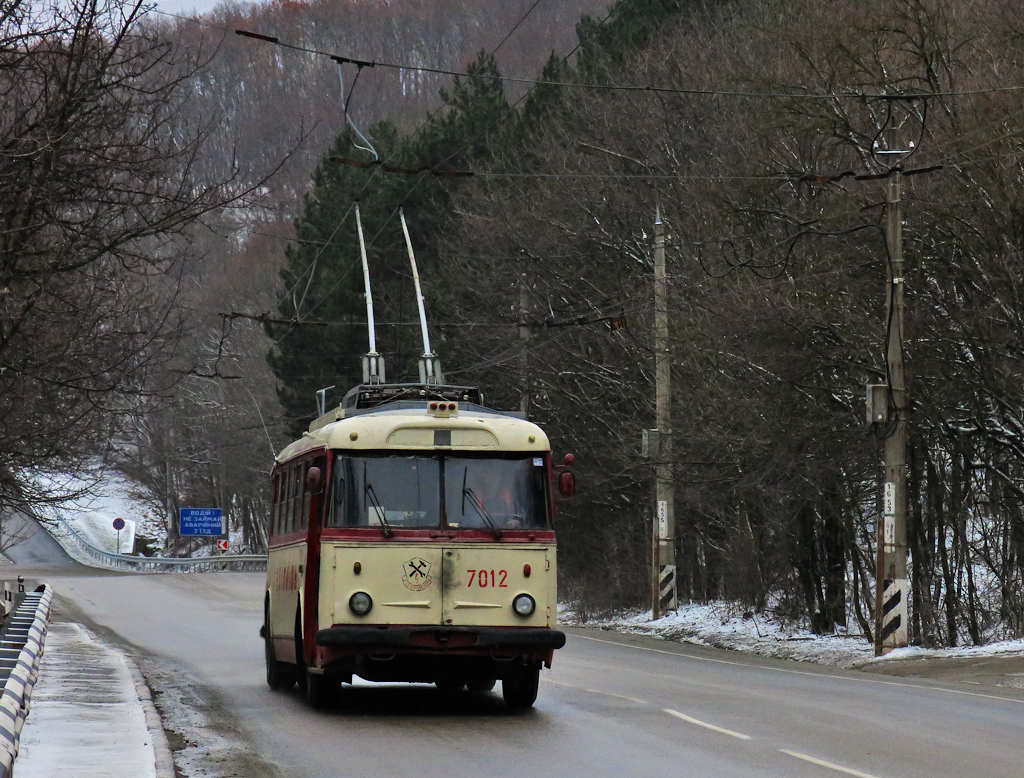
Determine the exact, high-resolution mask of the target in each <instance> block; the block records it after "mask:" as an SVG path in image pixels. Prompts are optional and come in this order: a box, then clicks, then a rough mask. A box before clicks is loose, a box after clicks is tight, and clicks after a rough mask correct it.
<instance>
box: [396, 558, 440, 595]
mask: <svg viewBox="0 0 1024 778" xmlns="http://www.w3.org/2000/svg"><path fill="white" fill-rule="evenodd" d="M433 581H434V579H433V578H431V577H430V562H428V561H427V560H426V559H420V557H415V558H414V559H410V560H409V561H408V562H406V563H405V564H404V565H402V583H404V584H405V588H407V589H412V591H414V592H422V591H423V590H424V589H426V588H427V587H428V586H430V584H431V583H432V582H433Z"/></svg>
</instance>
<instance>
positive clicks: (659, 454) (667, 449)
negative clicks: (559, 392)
mask: <svg viewBox="0 0 1024 778" xmlns="http://www.w3.org/2000/svg"><path fill="white" fill-rule="evenodd" d="M654 370H655V384H656V386H655V393H656V395H655V397H656V399H655V415H656V419H657V424H658V430H657V440H658V445H657V447H656V453H655V454H654V456H655V458H656V459H655V461H656V464H655V475H654V481H655V517H654V522H653V542H652V552H653V553H652V555H651V556H652V560H651V562H652V565H651V567H652V583H653V587H652V588H653V592H652V594H653V598H652V599H653V604H652V608H651V615H652V616H653V618H655V619H657V618H660V617H661V615H662V614H663V613H666V612H668V611H674V610H675V609H676V607H677V584H676V551H675V534H676V530H675V505H674V504H673V502H674V501H673V494H674V483H673V475H672V405H671V403H672V372H671V360H670V353H669V345H668V279H667V278H666V276H665V225H664V223H663V222H662V221H661V209H660V208H659V209H658V211H657V213H656V216H655V220H654Z"/></svg>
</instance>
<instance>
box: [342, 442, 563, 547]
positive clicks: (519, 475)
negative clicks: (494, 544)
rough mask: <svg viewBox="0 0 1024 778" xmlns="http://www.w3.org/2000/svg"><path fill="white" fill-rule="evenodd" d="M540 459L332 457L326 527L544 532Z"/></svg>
mask: <svg viewBox="0 0 1024 778" xmlns="http://www.w3.org/2000/svg"><path fill="white" fill-rule="evenodd" d="M546 490H547V475H546V471H545V468H544V460H543V459H542V458H541V457H534V456H523V457H509V458H500V459H499V458H493V457H463V456H459V457H455V456H445V455H436V454H429V455H413V456H402V455H394V454H391V455H379V456H372V455H371V456H343V455H338V458H337V461H336V464H335V467H334V488H333V506H332V510H331V513H330V516H329V519H328V526H331V527H381V528H391V529H399V528H401V529H408V528H414V529H415V528H421V529H426V528H431V529H433V528H438V527H442V528H444V527H447V528H451V529H456V530H458V529H472V530H481V529H482V530H499V529H500V530H507V529H508V530H515V529H546V528H547V527H548V526H549V523H548V517H547V500H546V494H547V492H546Z"/></svg>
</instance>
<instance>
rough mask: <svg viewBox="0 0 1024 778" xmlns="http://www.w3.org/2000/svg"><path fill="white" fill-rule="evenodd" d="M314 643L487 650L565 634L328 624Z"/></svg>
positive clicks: (560, 640)
mask: <svg viewBox="0 0 1024 778" xmlns="http://www.w3.org/2000/svg"><path fill="white" fill-rule="evenodd" d="M314 640H315V642H316V644H317V645H318V646H323V647H324V648H333V649H360V650H367V649H370V650H372V649H380V650H387V651H396V650H402V649H408V650H413V651H415V650H417V649H419V650H445V649H488V650H502V651H517V652H522V651H537V650H552V649H556V648H561V647H562V646H564V645H565V633H564V632H560V631H559V630H557V629H548V628H546V627H444V626H436V627H434V626H427V625H417V626H400V627H390V626H383V627H363V626H351V627H349V626H346V627H329V628H326V629H321V630H319V631H318V632H317V633H316V637H315V639H314Z"/></svg>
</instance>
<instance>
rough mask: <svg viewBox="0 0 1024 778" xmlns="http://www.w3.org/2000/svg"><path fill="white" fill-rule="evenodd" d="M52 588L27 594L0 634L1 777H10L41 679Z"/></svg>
mask: <svg viewBox="0 0 1024 778" xmlns="http://www.w3.org/2000/svg"><path fill="white" fill-rule="evenodd" d="M52 599H53V589H51V588H50V587H49V586H48V585H46V584H43V585H42V586H40V587H39V588H38V589H37V590H36V591H34V592H29V593H27V594H25V595H24V599H23V600H22V601H21V603H20V604H19V605H18V607H16V608H15V609H14V610H13V611H12V612H11V614H10V615H9V616H7V619H6V621H5V623H4V628H3V633H2V637H0V678H3V679H4V687H3V694H2V695H0V778H11V776H12V775H13V773H14V759H15V757H17V756H18V747H19V745H20V743H21V730H22V727H24V726H25V718H26V717H27V716H28V711H29V701H30V699H31V697H32V689H33V687H34V686H35V685H36V681H37V680H38V679H39V662H40V660H41V659H42V656H43V640H44V638H45V636H46V626H47V623H48V622H49V618H50V601H51V600H52Z"/></svg>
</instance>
